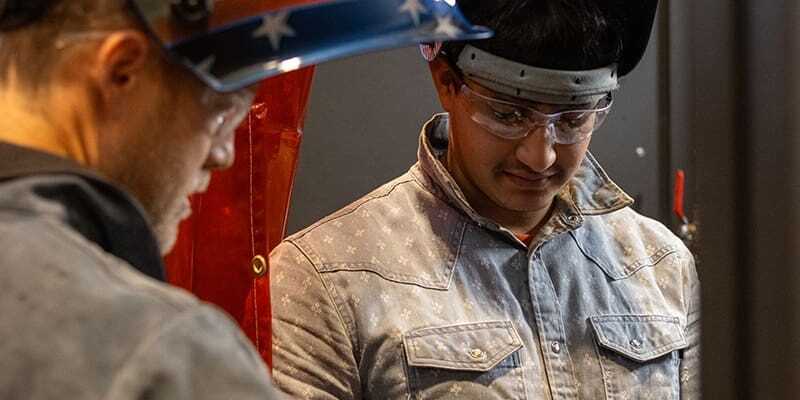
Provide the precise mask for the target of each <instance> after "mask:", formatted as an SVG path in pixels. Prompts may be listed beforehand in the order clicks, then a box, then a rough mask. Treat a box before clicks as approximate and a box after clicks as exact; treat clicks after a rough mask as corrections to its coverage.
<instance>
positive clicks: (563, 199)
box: [417, 113, 633, 229]
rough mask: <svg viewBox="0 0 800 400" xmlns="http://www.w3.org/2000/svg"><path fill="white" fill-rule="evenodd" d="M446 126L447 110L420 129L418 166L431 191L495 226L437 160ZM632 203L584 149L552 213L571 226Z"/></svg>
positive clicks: (442, 149)
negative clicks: (429, 182)
mask: <svg viewBox="0 0 800 400" xmlns="http://www.w3.org/2000/svg"><path fill="white" fill-rule="evenodd" d="M449 128H450V122H449V117H448V114H447V113H442V114H436V115H434V116H433V118H432V119H431V120H429V121H428V122H427V123H426V124H425V126H424V127H423V128H422V133H421V135H420V144H419V151H418V154H417V156H418V158H419V166H420V168H421V170H422V171H423V172H424V173H425V174H426V175H427V176H428V177H429V178H430V180H431V181H432V183H433V184H434V185H435V190H436V191H438V192H440V194H441V195H442V196H443V197H444V198H446V199H447V200H448V201H449V202H450V203H451V204H452V205H453V206H455V207H457V208H459V209H460V210H461V211H463V212H464V213H466V214H467V215H468V216H469V217H470V218H472V219H473V220H475V221H476V222H477V223H478V224H479V225H482V226H487V227H494V228H497V229H499V226H497V224H496V223H495V222H493V221H490V220H488V219H487V218H485V217H483V216H481V215H480V214H478V213H477V212H476V211H475V210H474V209H473V208H472V207H471V206H470V205H469V202H467V199H466V197H465V196H464V193H463V192H462V191H461V189H460V188H459V187H458V185H457V184H456V182H455V180H454V179H453V177H452V176H451V175H450V173H449V172H448V171H447V169H445V167H444V165H443V164H442V163H441V162H440V161H439V157H441V156H442V155H444V153H445V152H446V151H447V143H448V133H449ZM631 204H633V199H632V198H631V197H630V196H628V195H627V194H626V193H625V192H624V191H623V190H622V189H621V188H620V187H619V186H617V184H616V183H614V182H613V181H612V180H611V179H610V178H609V177H608V175H607V174H606V172H605V171H604V170H603V168H602V167H601V166H600V164H599V163H598V162H597V160H595V158H594V156H592V154H591V153H589V152H587V153H586V157H585V158H584V160H583V162H582V163H581V166H580V167H579V169H578V171H577V172H576V173H575V176H573V177H572V179H571V180H570V181H569V182H568V183H567V185H565V186H564V187H563V188H562V189H561V191H560V192H559V193H558V195H557V196H556V211H555V212H556V213H557V214H558V215H559V217H560V218H561V219H562V220H563V222H564V223H565V224H566V225H568V226H572V227H577V226H580V225H581V224H582V223H583V221H584V217H585V216H593V215H603V214H608V213H610V212H613V211H616V210H619V209H622V208H625V207H627V206H629V205H631Z"/></svg>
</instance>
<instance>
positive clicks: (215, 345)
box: [104, 305, 283, 400]
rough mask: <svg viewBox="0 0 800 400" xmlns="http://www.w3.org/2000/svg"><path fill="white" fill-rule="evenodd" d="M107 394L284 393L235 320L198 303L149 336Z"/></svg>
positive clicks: (156, 398) (199, 398) (246, 399)
mask: <svg viewBox="0 0 800 400" xmlns="http://www.w3.org/2000/svg"><path fill="white" fill-rule="evenodd" d="M104 398H105V399H109V400H111V399H113V400H123V399H125V400H127V399H131V400H139V399H148V400H167V399H170V400H184V399H185V400H189V399H193V400H206V399H208V400H211V399H231V400H233V399H236V400H239V399H242V400H251V399H252V400H256V399H258V400H271V399H281V398H283V396H282V395H281V394H280V393H279V392H278V391H277V390H276V389H275V388H274V387H273V385H272V384H271V382H270V378H269V372H268V371H267V368H266V366H265V365H264V362H263V361H262V359H261V357H260V356H259V355H258V353H257V352H256V350H255V349H254V348H253V346H252V345H251V344H250V342H249V341H248V339H247V338H246V337H245V336H244V334H243V333H242V332H241V331H240V329H239V328H238V327H237V326H236V325H235V324H234V323H233V321H232V320H231V319H230V318H229V317H228V316H227V315H225V314H223V313H222V312H221V311H219V310H217V309H216V308H213V307H211V306H208V305H198V306H196V307H193V308H192V309H190V310H187V311H184V312H183V313H180V314H178V315H176V316H175V317H173V318H170V319H169V320H168V321H167V322H166V323H165V324H163V325H162V326H161V328H160V329H159V330H157V331H156V332H154V333H152V334H151V335H149V336H148V337H146V338H145V340H144V341H142V342H141V343H140V344H139V345H138V347H137V348H136V349H135V350H134V352H133V354H132V355H131V357H130V358H129V359H128V361H127V362H126V363H125V364H124V366H123V367H122V369H121V370H120V372H119V373H118V374H117V375H116V376H115V378H114V380H113V382H112V384H111V386H110V390H109V392H108V393H107V394H106V396H105V397H104Z"/></svg>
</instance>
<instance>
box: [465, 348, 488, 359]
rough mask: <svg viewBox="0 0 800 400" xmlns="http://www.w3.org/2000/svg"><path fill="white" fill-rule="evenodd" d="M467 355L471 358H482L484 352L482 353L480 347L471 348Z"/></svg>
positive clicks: (484, 354)
mask: <svg viewBox="0 0 800 400" xmlns="http://www.w3.org/2000/svg"><path fill="white" fill-rule="evenodd" d="M469 356H470V357H472V358H483V357H484V356H486V353H484V352H483V350H481V349H472V350H470V351H469Z"/></svg>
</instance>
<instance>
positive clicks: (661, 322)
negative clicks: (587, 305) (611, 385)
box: [590, 315, 688, 362]
mask: <svg viewBox="0 0 800 400" xmlns="http://www.w3.org/2000/svg"><path fill="white" fill-rule="evenodd" d="M590 320H591V322H592V327H593V328H594V333H595V336H596V337H597V343H598V344H599V345H600V346H601V347H604V348H606V349H609V350H612V351H615V352H617V353H619V354H621V355H623V356H625V357H627V358H630V359H631V360H634V361H639V362H643V361H648V360H652V359H654V358H658V357H661V356H663V355H665V354H669V353H671V352H673V351H675V350H678V349H682V348H685V347H686V346H688V343H687V342H686V337H685V336H684V334H683V328H682V327H681V325H680V320H679V319H678V318H677V317H666V316H661V315H603V316H596V317H591V318H590Z"/></svg>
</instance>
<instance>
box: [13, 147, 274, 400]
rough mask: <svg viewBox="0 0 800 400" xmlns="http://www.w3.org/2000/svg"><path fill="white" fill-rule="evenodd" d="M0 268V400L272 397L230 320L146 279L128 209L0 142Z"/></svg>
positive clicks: (46, 160)
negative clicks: (0, 274) (0, 275)
mask: <svg viewBox="0 0 800 400" xmlns="http://www.w3.org/2000/svg"><path fill="white" fill-rule="evenodd" d="M134 265H135V266H136V267H135V268H136V269H139V271H137V270H136V269H135V268H134V267H133V266H134ZM0 271H2V277H1V278H0V399H5V400H45V399H59V400H62V399H87V400H93V399H98V400H99V399H108V400H127V399H130V400H140V399H149V400H158V399H165V400H166V399H170V400H176V399H186V400H189V399H209V400H210V399H253V400H255V399H259V400H263V399H272V398H277V395H276V392H275V390H274V389H273V388H271V385H270V382H269V377H268V372H267V370H266V368H265V367H264V364H263V362H262V361H261V359H260V358H259V356H258V354H257V353H256V352H255V351H254V349H253V348H252V346H251V345H250V344H249V342H248V341H247V339H246V338H245V337H244V335H243V334H242V333H240V331H239V329H238V328H237V327H236V326H235V324H234V323H233V322H232V321H231V319H230V318H228V317H227V316H226V315H224V314H223V313H222V312H220V311H219V310H217V309H215V308H213V307H211V306H208V305H204V304H203V303H201V302H199V301H198V300H197V299H196V298H195V297H193V296H192V295H190V294H189V293H186V292H184V291H182V290H179V289H176V288H172V287H170V286H168V285H166V284H164V283H161V282H158V281H156V280H155V279H152V278H150V277H147V276H146V275H145V274H148V275H151V276H152V277H159V276H161V275H162V272H161V271H162V265H161V260H160V255H159V253H158V249H157V246H156V244H155V242H154V239H153V237H152V234H151V233H150V229H149V226H148V225H147V221H146V220H145V219H144V217H143V214H142V213H141V212H140V210H139V208H138V206H137V205H136V203H135V202H134V201H133V200H132V199H130V198H129V197H128V196H127V195H125V194H124V193H122V192H121V191H119V190H117V189H116V188H114V187H113V186H111V185H109V184H107V183H105V182H104V181H102V179H100V178H98V177H96V176H94V175H92V174H91V173H90V172H88V171H85V170H83V169H82V168H81V167H79V166H78V165H76V164H73V163H71V162H69V161H66V160H62V159H59V158H56V157H52V156H48V155H45V154H42V153H38V152H34V151H30V150H26V149H23V148H19V147H15V146H10V145H7V144H2V143H0Z"/></svg>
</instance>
